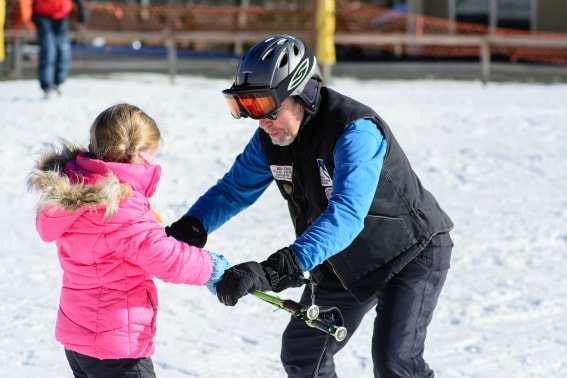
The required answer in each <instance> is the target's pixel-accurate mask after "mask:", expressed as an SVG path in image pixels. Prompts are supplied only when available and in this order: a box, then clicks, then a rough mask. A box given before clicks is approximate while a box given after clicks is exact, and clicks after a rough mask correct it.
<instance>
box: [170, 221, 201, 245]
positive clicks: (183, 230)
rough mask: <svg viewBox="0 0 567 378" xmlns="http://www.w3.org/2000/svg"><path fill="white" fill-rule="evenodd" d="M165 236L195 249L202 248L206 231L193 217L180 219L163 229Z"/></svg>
mask: <svg viewBox="0 0 567 378" xmlns="http://www.w3.org/2000/svg"><path fill="white" fill-rule="evenodd" d="M165 233H166V234H167V236H172V237H174V238H175V239H177V240H181V241H183V242H185V243H187V244H191V245H194V246H195V247H199V248H203V247H204V246H205V243H207V231H206V230H205V227H203V224H202V223H201V221H200V220H198V219H197V218H195V217H194V216H192V215H190V216H186V217H181V218H180V219H179V220H177V221H175V222H173V223H172V224H171V226H166V227H165Z"/></svg>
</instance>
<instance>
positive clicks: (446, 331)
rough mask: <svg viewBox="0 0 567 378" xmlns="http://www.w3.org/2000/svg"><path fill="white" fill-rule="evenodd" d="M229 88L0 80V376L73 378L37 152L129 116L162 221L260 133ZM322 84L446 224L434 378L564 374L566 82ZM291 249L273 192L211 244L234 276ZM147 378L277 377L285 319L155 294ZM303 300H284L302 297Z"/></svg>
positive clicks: (359, 366)
mask: <svg viewBox="0 0 567 378" xmlns="http://www.w3.org/2000/svg"><path fill="white" fill-rule="evenodd" d="M230 84H231V83H230V82H229V81H227V80H225V79H222V80H220V79H206V78H203V77H178V78H177V80H176V83H175V84H172V83H170V82H169V79H168V78H167V77H166V76H159V75H140V74H136V75H113V76H111V77H109V78H107V79H94V78H90V77H87V76H77V77H73V78H71V79H70V80H69V81H68V83H67V84H66V85H65V87H64V88H63V91H64V94H63V95H62V96H61V97H60V98H53V99H50V100H48V101H45V100H43V99H42V97H41V94H40V91H39V89H38V84H37V82H36V81H34V80H24V81H8V82H0V128H1V131H2V132H1V136H0V161H1V162H2V169H1V170H0V172H1V173H0V179H1V183H2V184H1V187H0V208H1V209H2V213H3V217H2V218H1V219H2V221H1V222H2V223H1V226H2V227H0V230H1V231H0V277H1V280H0V302H1V303H2V307H1V308H2V310H1V311H0V324H1V326H0V360H1V361H2V367H1V368H0V371H2V374H1V375H2V377H43V378H55V377H57V378H60V377H71V373H70V370H69V368H68V366H67V362H66V360H65V356H64V354H63V349H62V347H61V346H60V345H59V344H58V343H57V342H56V341H55V339H54V335H53V329H54V322H55V316H56V311H57V306H58V296H59V287H60V280H61V270H60V268H59V264H58V261H57V257H56V250H55V246H54V245H53V244H46V243H43V242H42V241H41V240H40V239H39V237H38V236H37V234H36V232H35V228H34V206H35V196H34V195H33V194H31V193H29V192H27V189H26V185H25V181H26V176H27V174H28V173H29V171H30V169H31V167H32V165H33V163H34V160H35V158H36V157H37V152H38V151H39V150H41V148H42V143H43V142H49V141H53V140H55V139H56V138H58V137H66V138H68V139H71V140H74V141H78V142H80V143H83V144H86V141H87V134H88V128H89V126H90V124H91V122H92V121H93V119H94V118H95V116H96V115H97V114H98V113H99V112H100V111H102V110H103V109H104V108H106V107H108V106H110V105H112V104H114V103H117V102H129V103H133V104H136V105H138V106H140V107H141V108H142V109H144V110H145V111H146V112H147V113H148V114H150V115H151V116H153V117H154V118H155V119H156V120H157V121H158V123H159V125H160V126H161V129H162V132H163V135H164V139H165V146H164V149H163V151H162V152H161V154H160V160H161V164H162V166H163V175H162V180H161V182H160V185H159V186H158V190H157V192H156V195H155V196H154V198H153V200H152V203H153V205H154V207H155V208H156V209H157V210H158V211H159V212H160V213H161V215H162V216H163V218H164V220H165V223H167V224H169V223H171V222H172V221H174V220H176V219H177V218H178V217H179V216H181V215H182V214H183V213H184V212H185V210H186V209H187V207H188V206H189V205H190V204H191V203H192V202H193V201H194V200H196V198H197V197H198V196H199V195H200V194H201V193H202V192H203V191H204V190H205V189H206V188H208V187H209V186H210V185H212V184H213V183H214V182H215V181H216V179H217V178H219V177H220V176H221V175H222V174H223V173H224V172H225V171H226V169H227V168H228V167H229V166H230V164H231V163H232V161H233V159H234V157H235V156H236V154H237V153H238V152H239V151H240V150H241V149H242V148H243V146H244V145H245V143H246V142H247V141H248V139H249V137H250V136H251V135H252V133H253V131H254V128H255V123H254V121H250V120H240V121H237V120H234V119H232V117H231V116H230V115H229V113H228V111H227V109H226V106H225V103H224V100H223V98H222V96H221V94H220V91H221V90H222V89H224V88H227V87H228V86H229V85H230ZM331 86H332V87H334V88H335V89H338V90H339V91H341V92H343V93H345V94H348V95H350V96H352V97H354V98H356V99H359V100H362V101H363V102H365V103H367V104H369V105H371V106H372V107H374V108H375V109H376V110H377V111H378V112H379V113H380V114H381V115H382V116H383V118H384V119H385V120H386V121H387V122H388V123H389V124H390V126H391V127H392V129H393V130H394V132H395V133H396V135H397V137H398V139H399V141H400V143H401V144H402V146H403V147H405V150H406V152H407V154H408V156H409V158H410V160H411V161H412V162H413V165H414V168H415V170H416V171H417V172H418V174H419V175H420V177H421V179H422V181H423V183H424V185H425V186H426V187H427V188H429V189H430V190H431V191H432V192H433V193H434V194H435V195H436V197H437V198H438V200H439V202H440V203H441V205H442V206H443V207H444V208H445V209H446V211H447V212H448V213H449V215H450V216H451V217H452V218H453V220H454V222H455V225H456V227H455V230H454V231H453V233H452V236H453V239H454V241H455V249H454V252H453V262H452V269H451V270H450V271H449V277H448V279H447V283H446V286H445V290H444V292H443V293H442V295H441V298H440V301H439V305H438V309H437V311H436V313H435V316H434V319H433V322H432V324H431V326H430V328H429V336H428V339H427V345H426V358H427V360H428V362H429V364H430V365H431V366H432V367H433V368H434V369H435V371H436V375H437V376H438V377H441V378H456V377H468V378H479V377H485V378H494V377H515V378H519V377H545V378H553V377H558V378H559V377H565V376H567V322H566V321H565V318H566V316H567V274H566V272H567V148H566V143H567V85H564V84H558V85H543V84H514V83H505V84H495V83H490V84H488V85H486V86H483V85H482V84H480V83H479V82H452V81H359V80H355V79H347V78H341V79H335V80H334V81H333V82H332V83H331ZM292 241H293V230H292V227H291V223H290V221H289V219H288V216H287V213H286V205H285V203H284V202H283V200H282V199H280V198H279V195H278V194H277V193H276V189H275V187H272V188H270V189H269V190H268V192H267V193H266V194H265V195H264V196H263V197H262V198H261V200H260V201H259V202H258V203H257V204H256V205H254V206H253V207H252V208H250V209H248V210H247V211H246V212H244V213H242V214H241V215H240V216H238V217H236V218H234V219H233V220H232V221H231V222H230V223H228V224H227V225H225V226H224V227H223V228H221V229H220V230H219V231H217V232H215V233H213V234H212V235H210V237H209V243H208V245H207V247H208V248H209V249H211V250H213V251H216V252H219V253H222V254H224V255H225V256H227V257H228V258H229V260H230V261H231V262H232V263H237V262H241V261H246V260H251V259H257V260H259V259H264V258H265V257H266V256H268V255H269V254H271V253H272V252H274V251H275V250H277V249H278V248H280V247H282V246H285V245H288V244H290V243H291V242H292ZM158 286H159V289H160V302H161V309H160V315H159V317H158V333H157V338H156V345H157V351H156V354H155V355H154V356H153V361H154V364H155V366H156V371H157V373H158V376H160V377H167V378H181V377H283V376H284V374H283V372H282V369H281V367H280V362H279V345H280V333H281V331H282V329H283V327H284V326H285V324H286V322H287V320H288V315H287V314H286V313H285V312H283V311H276V312H274V311H273V307H271V306H270V305H269V304H267V303H265V302H262V301H260V300H258V299H256V298H254V297H246V298H245V299H243V300H242V301H241V302H239V304H238V305H237V306H236V307H225V306H223V305H221V304H220V303H218V301H217V300H216V298H215V297H214V296H212V295H211V294H210V293H209V292H208V291H207V290H206V289H205V288H201V287H189V286H182V285H171V284H164V283H163V282H159V281H158ZM298 294H299V291H298V290H297V289H293V290H288V291H286V292H284V293H281V294H280V296H281V297H285V298H291V299H297V297H298ZM372 318H373V317H372V314H369V315H368V316H367V317H366V319H365V321H364V323H363V324H362V325H361V327H360V328H359V330H358V332H357V333H356V334H355V336H354V337H353V339H352V340H351V342H350V343H349V344H348V345H347V347H346V348H345V349H344V350H343V351H342V352H341V353H340V354H339V355H338V356H337V360H336V363H337V369H338V373H339V375H340V376H341V377H347V378H349V377H352V378H360V377H370V376H372V362H371V358H370V353H369V345H370V330H371V326H372Z"/></svg>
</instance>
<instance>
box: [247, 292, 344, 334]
mask: <svg viewBox="0 0 567 378" xmlns="http://www.w3.org/2000/svg"><path fill="white" fill-rule="evenodd" d="M251 294H252V295H254V296H255V297H257V298H259V299H262V300H263V301H265V302H268V303H270V304H272V305H274V306H276V307H278V308H280V309H282V310H285V311H287V312H289V313H290V314H291V315H292V316H293V317H295V318H296V319H299V320H303V321H304V322H305V324H307V325H308V326H310V327H312V328H316V329H318V330H320V331H323V332H325V333H328V334H330V335H331V336H333V337H334V338H335V339H336V340H337V341H339V342H341V341H343V340H344V339H345V338H346V336H347V329H346V328H345V327H343V326H337V325H336V324H335V323H334V322H333V321H331V320H329V319H325V318H323V317H321V316H319V315H320V310H319V307H318V306H316V305H312V306H309V307H307V306H303V305H301V304H299V303H297V302H295V301H292V300H289V299H281V298H279V297H277V296H274V295H270V294H267V293H264V292H263V291H259V290H252V291H251Z"/></svg>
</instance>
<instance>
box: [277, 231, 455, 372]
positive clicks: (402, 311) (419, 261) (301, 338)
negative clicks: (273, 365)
mask: <svg viewBox="0 0 567 378" xmlns="http://www.w3.org/2000/svg"><path fill="white" fill-rule="evenodd" d="M452 248H453V242H452V240H451V237H450V236H449V234H448V233H446V234H441V235H437V236H435V237H434V238H433V239H432V241H431V243H430V244H429V245H428V246H427V247H426V248H425V249H424V250H423V251H422V252H421V253H420V254H419V255H418V256H417V257H416V258H415V259H414V260H413V261H412V262H410V263H409V264H408V265H407V266H406V267H405V268H404V269H403V270H402V271H401V272H400V273H398V274H397V275H396V276H394V277H393V278H392V279H391V280H390V281H388V283H387V285H386V286H385V287H384V288H382V289H380V290H377V291H376V294H375V296H373V297H371V298H369V299H368V300H366V301H365V302H364V303H360V302H358V301H357V300H356V299H355V298H354V296H352V295H351V294H350V293H349V292H348V291H346V290H345V289H344V288H343V286H342V285H341V283H340V282H339V281H338V279H337V278H336V277H335V276H334V274H333V273H332V272H331V270H330V268H328V267H327V268H322V269H321V273H322V274H321V276H322V278H321V279H320V282H319V283H318V284H317V287H316V289H315V303H316V304H317V305H319V306H321V307H323V306H329V307H338V308H339V309H340V310H341V313H342V315H343V318H344V326H345V327H346V328H347V330H348V336H347V338H346V339H345V340H344V341H342V342H338V341H336V340H335V339H334V338H332V337H330V338H328V339H327V336H328V335H327V334H325V333H323V332H320V331H318V330H316V329H314V328H310V327H308V326H307V325H306V324H305V322H304V321H302V320H297V319H295V318H292V319H291V321H290V323H289V324H288V326H287V328H286V330H285V331H284V334H283V338H282V351H281V359H282V363H283V366H284V368H285V371H286V373H287V374H288V376H289V377H294V378H295V377H297V378H299V377H300V378H307V377H313V373H314V371H315V370H316V367H317V363H318V360H319V358H320V356H321V354H322V351H323V347H324V345H325V341H326V340H327V342H328V349H327V352H326V354H325V357H324V359H323V360H322V363H321V364H320V367H319V369H318V375H317V376H318V377H327V378H332V377H337V374H336V373H335V364H334V361H333V356H334V355H335V354H336V353H337V352H338V351H339V350H341V348H343V347H344V346H345V345H346V344H347V342H348V341H349V339H350V337H351V336H352V335H353V334H354V332H355V331H356V329H357V327H358V326H359V325H360V323H361V321H362V319H363V317H364V316H365V315H366V313H367V312H368V311H370V310H371V309H372V308H375V309H376V318H375V320H374V330H373V336H372V361H373V363H374V376H375V377H386V378H393V377H405V378H409V377H420V378H421V377H433V376H434V374H433V370H431V369H430V368H429V366H428V364H427V363H426V362H425V361H424V359H423V351H424V344H425V337H426V333H427V327H428V325H429V323H430V322H431V318H432V315H433V310H434V309H435V306H436V305H437V299H438V298H439V294H440V293H441V289H442V288H443V284H444V283H445V278H446V276H447V271H448V269H449V265H450V260H451V251H452ZM323 265H327V264H323ZM300 302H301V303H302V304H310V303H311V289H310V288H309V287H307V288H306V289H305V291H304V292H303V295H302V297H301V301H300Z"/></svg>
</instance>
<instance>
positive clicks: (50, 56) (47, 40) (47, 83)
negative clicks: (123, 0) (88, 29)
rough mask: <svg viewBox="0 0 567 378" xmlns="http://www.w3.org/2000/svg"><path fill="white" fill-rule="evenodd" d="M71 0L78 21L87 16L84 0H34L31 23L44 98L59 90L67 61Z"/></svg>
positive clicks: (69, 58) (38, 76)
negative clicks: (75, 8)
mask: <svg viewBox="0 0 567 378" xmlns="http://www.w3.org/2000/svg"><path fill="white" fill-rule="evenodd" d="M73 1H74V2H76V3H77V6H78V17H79V23H80V24H84V23H85V22H86V21H87V18H88V8H87V7H86V5H85V2H84V0H35V1H34V2H33V15H32V21H33V23H34V24H35V28H36V34H37V41H38V45H39V64H38V68H37V78H38V80H39V85H40V87H41V89H42V91H43V93H44V97H45V98H48V97H49V96H50V95H51V94H52V93H54V92H56V93H59V94H60V88H59V86H60V85H61V84H63V83H64V82H65V80H66V79H67V75H68V73H69V67H70V64H71V42H70V41H69V14H70V13H71V9H72V6H73Z"/></svg>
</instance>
